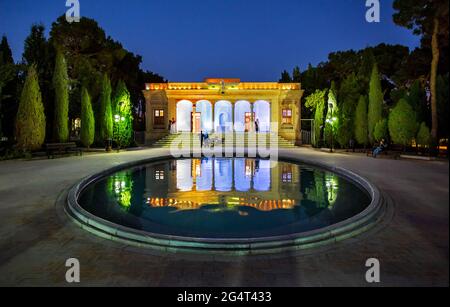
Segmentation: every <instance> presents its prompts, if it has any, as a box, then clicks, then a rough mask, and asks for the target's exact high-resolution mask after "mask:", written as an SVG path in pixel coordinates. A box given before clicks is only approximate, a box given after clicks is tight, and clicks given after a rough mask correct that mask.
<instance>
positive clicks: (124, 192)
mask: <svg viewBox="0 0 450 307" xmlns="http://www.w3.org/2000/svg"><path fill="white" fill-rule="evenodd" d="M110 180H112V182H111V191H112V192H113V193H114V197H115V198H116V200H117V202H118V204H119V205H120V206H121V207H123V208H125V209H127V210H128V209H129V208H130V207H131V197H132V191H133V180H132V178H131V174H129V173H126V172H123V173H118V174H116V175H114V176H112V177H111V179H110Z"/></svg>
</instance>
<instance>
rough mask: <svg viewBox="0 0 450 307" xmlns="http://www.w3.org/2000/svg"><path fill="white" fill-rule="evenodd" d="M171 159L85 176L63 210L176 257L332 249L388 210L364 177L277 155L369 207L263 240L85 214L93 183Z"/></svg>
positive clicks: (120, 238)
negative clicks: (84, 199)
mask: <svg viewBox="0 0 450 307" xmlns="http://www.w3.org/2000/svg"><path fill="white" fill-rule="evenodd" d="M167 159H173V157H172V156H170V155H163V156H159V157H154V158H146V159H141V160H136V161H132V162H128V163H124V164H121V165H117V166H115V167H112V168H109V169H107V170H104V171H102V172H99V173H96V174H94V175H91V176H89V177H86V178H84V179H83V180H81V181H80V182H79V183H78V184H77V185H75V186H74V187H73V188H71V189H70V191H69V193H68V196H67V201H66V202H65V208H64V209H65V212H66V214H67V215H68V216H69V217H70V218H71V220H72V221H74V222H75V223H76V224H78V226H80V227H81V228H82V229H84V230H86V231H89V232H90V233H92V234H94V235H96V236H99V237H101V238H104V239H109V240H113V241H117V242H119V243H123V244H127V245H131V246H136V247H145V248H152V249H156V250H159V251H164V252H175V253H176V252H180V251H183V252H192V253H208V254H211V253H214V254H220V255H236V256H239V255H260V254H272V253H281V252H286V251H302V250H310V249H316V248H319V247H325V246H330V245H333V244H335V243H338V242H341V241H345V240H348V239H350V238H354V237H356V236H359V235H361V234H363V233H365V232H367V231H369V230H371V229H372V228H374V227H375V226H377V225H378V224H380V222H381V221H382V220H383V216H384V215H385V211H386V201H385V199H384V198H383V196H382V195H381V193H380V191H379V189H378V188H377V187H376V186H375V185H373V184H372V183H370V182H369V181H368V180H367V179H365V178H363V177H362V176H360V175H358V174H356V173H354V172H352V171H349V170H346V169H344V168H340V167H335V166H331V165H329V164H326V163H324V162H318V161H311V160H309V159H304V158H302V157H292V156H284V155H282V154H280V157H279V160H280V161H286V162H294V163H304V164H307V165H311V166H314V167H318V168H321V169H324V170H327V171H331V172H334V173H336V174H337V175H340V176H342V177H344V178H345V179H347V180H349V181H350V182H352V183H354V184H356V185H357V186H359V187H360V188H361V189H362V190H364V191H366V192H367V193H368V194H369V196H370V197H371V199H372V201H371V203H370V205H369V206H368V207H367V208H366V209H365V210H364V211H362V212H361V213H359V214H358V215H355V216H353V217H351V218H349V219H347V220H344V221H342V222H340V223H337V224H333V225H331V226H328V227H325V228H321V229H317V230H314V231H309V232H303V233H298V234H289V235H283V236H273V237H262V238H244V239H208V238H191V237H180V236H170V235H162V234H156V233H149V232H144V231H140V230H136V229H132V228H127V227H124V226H121V225H118V224H114V223H111V222H109V221H107V220H104V219H102V218H99V217H97V216H95V215H93V214H91V213H89V212H87V211H86V210H84V209H83V208H82V207H81V206H80V205H79V204H78V197H79V195H80V193H81V192H82V191H83V190H84V189H85V188H86V187H87V186H88V185H89V184H91V183H92V182H94V181H96V180H98V179H100V178H102V177H105V176H108V175H110V174H112V173H115V172H118V171H121V170H123V169H127V168H131V167H135V166H138V165H142V164H146V163H151V162H157V161H162V160H167Z"/></svg>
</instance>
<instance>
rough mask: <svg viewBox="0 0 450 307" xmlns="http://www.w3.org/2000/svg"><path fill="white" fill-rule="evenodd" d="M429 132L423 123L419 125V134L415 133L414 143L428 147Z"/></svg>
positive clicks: (429, 142)
mask: <svg viewBox="0 0 450 307" xmlns="http://www.w3.org/2000/svg"><path fill="white" fill-rule="evenodd" d="M431 140H432V137H431V132H430V129H429V128H428V127H427V125H426V124H425V123H422V124H420V128H419V132H418V133H417V138H416V142H417V144H418V145H421V146H424V147H430V145H431Z"/></svg>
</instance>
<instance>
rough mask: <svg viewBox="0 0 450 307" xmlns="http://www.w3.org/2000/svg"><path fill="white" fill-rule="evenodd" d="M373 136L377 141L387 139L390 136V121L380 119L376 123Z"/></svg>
mask: <svg viewBox="0 0 450 307" xmlns="http://www.w3.org/2000/svg"><path fill="white" fill-rule="evenodd" d="M373 137H374V138H375V141H377V142H380V141H381V140H382V139H386V138H387V137H388V121H387V119H382V120H380V121H379V122H378V123H377V124H376V125H375V130H374V131H373Z"/></svg>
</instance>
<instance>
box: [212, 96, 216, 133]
mask: <svg viewBox="0 0 450 307" xmlns="http://www.w3.org/2000/svg"><path fill="white" fill-rule="evenodd" d="M215 106H216V101H211V113H212V114H211V117H212V118H211V120H212V131H211V132H212V133H215V132H216V114H215Z"/></svg>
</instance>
